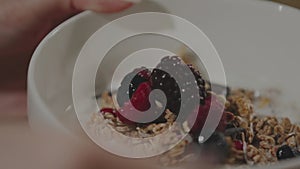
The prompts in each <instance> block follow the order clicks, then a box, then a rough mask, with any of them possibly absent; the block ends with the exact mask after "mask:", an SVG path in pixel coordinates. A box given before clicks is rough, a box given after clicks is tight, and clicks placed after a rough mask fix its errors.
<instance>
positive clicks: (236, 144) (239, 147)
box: [234, 140, 243, 150]
mask: <svg viewBox="0 0 300 169" xmlns="http://www.w3.org/2000/svg"><path fill="white" fill-rule="evenodd" d="M234 147H235V149H237V150H243V142H242V141H241V140H235V141H234Z"/></svg>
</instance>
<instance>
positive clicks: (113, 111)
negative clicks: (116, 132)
mask: <svg viewBox="0 0 300 169" xmlns="http://www.w3.org/2000/svg"><path fill="white" fill-rule="evenodd" d="M100 113H111V114H115V115H116V113H117V110H116V109H113V108H102V109H101V110H100Z"/></svg>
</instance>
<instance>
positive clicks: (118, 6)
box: [95, 1, 133, 13]
mask: <svg viewBox="0 0 300 169" xmlns="http://www.w3.org/2000/svg"><path fill="white" fill-rule="evenodd" d="M132 5H133V3H132V2H125V1H107V2H105V3H103V5H102V7H101V8H99V9H100V10H99V11H98V12H102V13H114V12H120V11H123V10H125V9H127V8H130V7H131V6H132ZM95 11H96V10H95ZM96 12H97V11H96Z"/></svg>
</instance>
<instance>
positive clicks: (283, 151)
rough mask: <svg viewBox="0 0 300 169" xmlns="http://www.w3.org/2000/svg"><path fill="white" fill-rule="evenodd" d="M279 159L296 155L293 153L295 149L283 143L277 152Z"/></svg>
mask: <svg viewBox="0 0 300 169" xmlns="http://www.w3.org/2000/svg"><path fill="white" fill-rule="evenodd" d="M276 155H277V158H278V160H283V159H288V158H293V157H295V154H294V153H293V150H292V149H291V147H290V146H288V145H283V146H281V147H279V148H278V150H277V152H276Z"/></svg>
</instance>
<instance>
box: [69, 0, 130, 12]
mask: <svg viewBox="0 0 300 169" xmlns="http://www.w3.org/2000/svg"><path fill="white" fill-rule="evenodd" d="M128 1H131V0H72V4H73V5H72V6H73V7H74V8H76V9H79V10H92V11H94V12H101V13H113V12H119V11H122V10H124V9H127V8H129V7H131V6H132V5H133V4H134V2H128Z"/></svg>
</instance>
